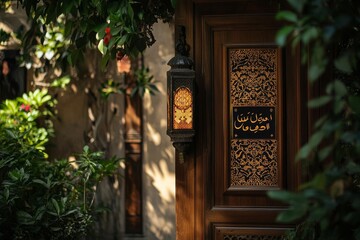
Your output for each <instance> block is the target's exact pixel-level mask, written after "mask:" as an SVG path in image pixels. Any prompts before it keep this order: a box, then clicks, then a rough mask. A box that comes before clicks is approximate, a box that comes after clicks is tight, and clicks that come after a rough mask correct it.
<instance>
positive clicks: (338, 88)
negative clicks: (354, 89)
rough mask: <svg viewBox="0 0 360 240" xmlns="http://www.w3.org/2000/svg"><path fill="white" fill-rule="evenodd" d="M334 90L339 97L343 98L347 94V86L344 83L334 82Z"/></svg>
mask: <svg viewBox="0 0 360 240" xmlns="http://www.w3.org/2000/svg"><path fill="white" fill-rule="evenodd" d="M334 90H335V94H336V96H337V97H339V98H342V97H343V96H345V95H346V94H347V92H348V91H347V89H346V86H345V84H344V83H343V82H342V81H339V80H335V81H334Z"/></svg>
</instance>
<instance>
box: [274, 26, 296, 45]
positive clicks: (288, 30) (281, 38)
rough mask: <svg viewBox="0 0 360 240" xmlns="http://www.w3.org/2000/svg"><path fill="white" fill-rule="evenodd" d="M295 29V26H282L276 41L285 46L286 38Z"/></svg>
mask: <svg viewBox="0 0 360 240" xmlns="http://www.w3.org/2000/svg"><path fill="white" fill-rule="evenodd" d="M293 30H294V27H293V26H285V27H282V28H281V29H280V30H279V31H278V32H277V33H276V43H277V44H278V45H279V46H282V47H283V46H285V45H286V39H287V38H288V35H289V34H290V33H291V32H292V31H293Z"/></svg>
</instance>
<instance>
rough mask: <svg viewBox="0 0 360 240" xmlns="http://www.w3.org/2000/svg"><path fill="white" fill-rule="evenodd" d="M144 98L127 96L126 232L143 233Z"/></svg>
mask: <svg viewBox="0 0 360 240" xmlns="http://www.w3.org/2000/svg"><path fill="white" fill-rule="evenodd" d="M142 111H143V109H142V99H141V98H140V97H139V96H138V95H136V96H134V97H131V96H130V95H129V94H127V95H126V96H125V158H126V168H125V234H127V235H128V234H137V235H138V234H140V235H141V234H143V210H142V202H143V197H142V149H143V140H142V132H143V131H142V129H143V126H142V125H143V124H142V122H143V120H142Z"/></svg>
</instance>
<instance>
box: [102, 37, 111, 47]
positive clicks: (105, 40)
mask: <svg viewBox="0 0 360 240" xmlns="http://www.w3.org/2000/svg"><path fill="white" fill-rule="evenodd" d="M110 39H111V35H106V36H105V37H104V45H105V46H107V45H109V42H110Z"/></svg>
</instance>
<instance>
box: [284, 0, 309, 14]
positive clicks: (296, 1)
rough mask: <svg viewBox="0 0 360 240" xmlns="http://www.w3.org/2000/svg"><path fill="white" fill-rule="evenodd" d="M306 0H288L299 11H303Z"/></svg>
mask: <svg viewBox="0 0 360 240" xmlns="http://www.w3.org/2000/svg"><path fill="white" fill-rule="evenodd" d="M305 2H306V0H288V3H289V4H290V5H291V6H292V7H293V8H294V9H295V10H296V11H297V12H299V13H300V12H302V10H303V8H304V4H305Z"/></svg>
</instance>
